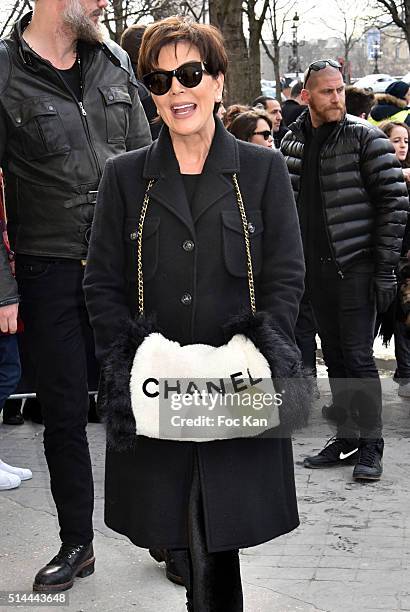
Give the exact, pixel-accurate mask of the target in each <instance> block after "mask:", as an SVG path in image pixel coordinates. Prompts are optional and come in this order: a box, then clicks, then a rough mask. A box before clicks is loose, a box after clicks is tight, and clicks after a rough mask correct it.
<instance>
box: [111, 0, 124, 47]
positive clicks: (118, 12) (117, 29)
mask: <svg viewBox="0 0 410 612" xmlns="http://www.w3.org/2000/svg"><path fill="white" fill-rule="evenodd" d="M112 7H113V11H114V28H113V29H114V40H115V42H116V43H118V44H120V40H121V36H122V33H123V32H124V30H125V28H126V27H127V20H126V15H125V11H124V7H123V0H112Z"/></svg>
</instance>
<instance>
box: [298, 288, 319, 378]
mask: <svg viewBox="0 0 410 612" xmlns="http://www.w3.org/2000/svg"><path fill="white" fill-rule="evenodd" d="M316 332H317V323H316V321H315V317H314V314H313V310H312V306H311V304H310V302H309V299H308V296H307V295H306V293H305V294H304V296H303V298H302V301H301V302H300V306H299V315H298V318H297V321H296V327H295V338H296V343H297V345H298V347H299V349H300V352H301V354H302V361H303V365H304V367H305V368H306V369H308V370H310V371H311V372H312V373H313V375H314V376H316V375H317V372H316V349H317V346H316Z"/></svg>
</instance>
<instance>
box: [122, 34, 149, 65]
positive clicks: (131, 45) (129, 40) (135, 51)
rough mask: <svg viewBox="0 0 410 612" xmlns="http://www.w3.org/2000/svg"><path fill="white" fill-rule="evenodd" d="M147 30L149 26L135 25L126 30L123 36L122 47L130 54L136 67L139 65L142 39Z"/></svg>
mask: <svg viewBox="0 0 410 612" xmlns="http://www.w3.org/2000/svg"><path fill="white" fill-rule="evenodd" d="M146 29H147V26H145V25H140V24H137V23H134V24H133V25H131V26H130V27H129V28H127V29H126V30H124V32H123V34H122V36H121V43H120V44H121V47H122V48H123V49H124V51H126V52H127V53H128V55H129V56H130V59H131V62H132V64H134V66H137V64H138V56H139V52H140V47H141V43H142V37H143V36H144V32H145V30H146Z"/></svg>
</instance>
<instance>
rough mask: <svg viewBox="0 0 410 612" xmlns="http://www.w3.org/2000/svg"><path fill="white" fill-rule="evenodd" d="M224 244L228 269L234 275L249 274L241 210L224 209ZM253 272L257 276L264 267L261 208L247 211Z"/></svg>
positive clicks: (224, 254) (243, 275) (242, 275)
mask: <svg viewBox="0 0 410 612" xmlns="http://www.w3.org/2000/svg"><path fill="white" fill-rule="evenodd" d="M221 215H222V244H223V256H224V261H225V266H226V269H227V270H228V272H229V273H230V274H232V276H238V277H245V276H247V259H246V250H245V237H244V235H243V225H242V219H241V216H240V214H239V211H236V210H234V211H230V210H229V211H228V210H223V211H222V213H221ZM247 219H248V230H249V238H250V243H251V256H252V268H253V274H254V275H255V276H257V275H258V274H259V273H260V271H261V268H262V237H263V220H262V213H261V211H260V210H251V211H247Z"/></svg>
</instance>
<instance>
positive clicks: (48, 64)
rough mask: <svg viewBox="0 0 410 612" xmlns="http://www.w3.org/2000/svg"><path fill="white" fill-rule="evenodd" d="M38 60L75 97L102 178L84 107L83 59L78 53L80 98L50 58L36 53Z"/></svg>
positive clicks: (99, 175) (98, 172) (99, 176)
mask: <svg viewBox="0 0 410 612" xmlns="http://www.w3.org/2000/svg"><path fill="white" fill-rule="evenodd" d="M35 55H36V58H37V60H39V61H41V62H42V63H43V64H45V65H46V66H47V67H50V68H51V69H52V70H53V71H54V72H55V73H56V75H57V76H58V78H59V79H60V81H61V82H62V84H63V86H64V89H66V90H67V91H68V93H69V94H70V96H71V97H72V98H73V100H74V101H75V104H76V106H77V108H78V110H79V112H80V115H81V120H82V124H83V127H84V131H85V134H86V137H87V141H88V145H89V147H90V149H91V152H92V154H93V157H94V161H95V165H96V168H97V174H98V178H99V179H101V177H102V168H101V166H100V162H99V160H98V156H97V153H96V151H95V148H94V145H93V142H92V139H91V134H90V128H89V125H88V120H87V111H86V110H85V108H84V101H83V90H84V83H83V74H82V66H81V59H80V55H79V54H78V55H77V60H76V61H77V62H78V65H79V69H80V94H81V95H80V100H78V99H77V96H76V95H75V94H74V92H73V91H72V89H71V88H70V87H69V86H68V85H67V83H66V82H65V81H64V79H63V77H62V76H61V74H60V73H59V72H58V70H57V69H56V68H54V66H53V64H52V63H51V62H49V61H48V60H45V59H43V58H42V57H41V56H40V55H38V54H37V53H35Z"/></svg>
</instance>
